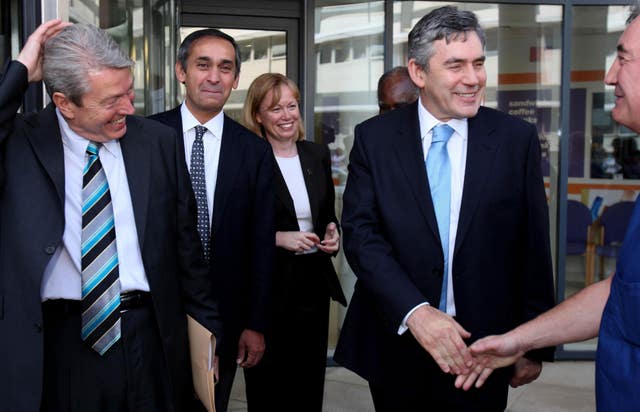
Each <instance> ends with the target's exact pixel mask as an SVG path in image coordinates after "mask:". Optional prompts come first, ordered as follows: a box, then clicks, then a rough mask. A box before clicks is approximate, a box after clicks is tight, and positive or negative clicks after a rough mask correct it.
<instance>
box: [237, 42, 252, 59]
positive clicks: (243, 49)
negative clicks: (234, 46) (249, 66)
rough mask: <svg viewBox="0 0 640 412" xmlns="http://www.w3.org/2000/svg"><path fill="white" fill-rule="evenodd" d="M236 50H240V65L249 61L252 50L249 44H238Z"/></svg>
mask: <svg viewBox="0 0 640 412" xmlns="http://www.w3.org/2000/svg"><path fill="white" fill-rule="evenodd" d="M238 48H239V49H240V61H241V62H242V63H244V62H246V61H249V59H251V49H252V48H253V44H251V42H246V41H245V42H242V43H240V42H238Z"/></svg>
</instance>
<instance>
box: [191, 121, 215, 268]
mask: <svg viewBox="0 0 640 412" xmlns="http://www.w3.org/2000/svg"><path fill="white" fill-rule="evenodd" d="M206 131H207V128H206V127H204V126H196V140H195V141H194V142H193V147H192V148H191V164H190V167H189V173H190V175H191V187H192V188H193V193H194V194H195V196H196V203H197V204H198V233H199V234H200V241H201V242H202V248H203V249H204V260H205V262H207V264H209V253H210V251H209V233H210V232H209V208H208V205H207V181H206V179H205V174H204V143H203V141H202V137H203V136H204V134H205V132H206Z"/></svg>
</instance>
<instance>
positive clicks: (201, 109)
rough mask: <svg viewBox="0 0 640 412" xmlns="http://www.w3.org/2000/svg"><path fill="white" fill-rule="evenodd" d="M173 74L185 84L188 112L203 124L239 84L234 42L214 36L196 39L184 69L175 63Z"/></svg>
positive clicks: (215, 112) (220, 108)
mask: <svg viewBox="0 0 640 412" xmlns="http://www.w3.org/2000/svg"><path fill="white" fill-rule="evenodd" d="M176 77H177V78H178V80H179V81H180V82H182V83H183V84H184V85H185V87H186V92H187V93H186V94H187V95H186V98H185V102H186V104H187V107H188V108H189V111H191V113H192V114H193V115H194V116H195V117H196V119H198V121H199V122H200V123H206V122H207V121H209V120H210V119H212V118H213V117H214V116H215V115H217V114H218V113H220V111H221V110H222V107H223V106H224V104H225V103H226V102H227V99H228V98H229V95H230V94H231V90H232V89H235V88H236V87H238V79H239V78H238V77H237V76H236V64H235V50H234V49H233V45H232V44H231V43H229V42H228V41H226V40H224V39H221V38H217V37H203V38H200V39H198V40H196V41H195V42H194V43H193V44H192V46H191V50H190V52H189V57H188V59H187V67H186V70H185V69H183V68H182V65H181V64H180V62H178V63H176Z"/></svg>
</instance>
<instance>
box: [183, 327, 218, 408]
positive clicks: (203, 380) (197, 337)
mask: <svg viewBox="0 0 640 412" xmlns="http://www.w3.org/2000/svg"><path fill="white" fill-rule="evenodd" d="M187 328H188V333H189V349H190V351H191V372H192V374H193V387H194V388H195V390H196V395H197V396H198V399H200V402H202V404H203V405H204V406H205V408H206V409H207V411H208V412H215V410H216V406H215V402H214V391H213V385H214V383H213V369H210V368H209V365H210V364H212V363H213V359H212V357H213V355H214V354H215V352H216V337H215V336H213V334H212V333H211V332H209V330H207V328H205V327H204V326H202V325H201V324H200V323H199V322H198V321H197V320H195V319H194V318H192V317H191V316H189V315H187Z"/></svg>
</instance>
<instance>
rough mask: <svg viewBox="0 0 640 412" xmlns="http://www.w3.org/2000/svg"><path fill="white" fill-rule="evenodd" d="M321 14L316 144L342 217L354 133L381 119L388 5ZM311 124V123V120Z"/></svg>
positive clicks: (336, 315)
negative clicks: (326, 157)
mask: <svg viewBox="0 0 640 412" xmlns="http://www.w3.org/2000/svg"><path fill="white" fill-rule="evenodd" d="M315 3H316V9H315V19H316V24H315V38H314V43H315V47H316V56H317V60H316V61H317V63H318V64H317V65H316V70H317V71H316V91H315V92H316V93H315V96H316V98H315V117H314V119H313V120H314V131H315V133H314V134H315V138H314V139H315V141H316V142H319V143H324V144H327V145H328V146H329V149H330V151H331V166H332V167H331V169H332V175H333V182H334V185H335V190H336V213H337V214H338V216H340V213H341V211H342V192H343V190H344V185H345V182H346V179H347V159H348V155H349V151H350V150H351V147H352V145H353V129H354V127H355V126H356V125H357V124H358V123H360V122H362V121H363V120H366V119H367V118H369V117H371V116H373V115H375V114H377V113H378V105H377V102H378V99H377V95H376V89H377V87H378V78H379V77H380V76H381V75H382V73H383V68H384V63H383V59H382V58H383V56H384V45H383V37H382V34H383V32H384V2H382V1H374V2H360V1H325V0H317V1H316V2H315ZM308 121H311V119H309V120H308ZM335 266H336V271H337V272H338V276H339V277H340V281H341V283H342V287H343V290H344V291H345V294H346V295H347V296H350V295H351V294H352V291H353V285H354V284H355V276H354V275H353V273H352V272H351V269H350V268H349V266H348V264H347V262H346V259H345V257H344V254H343V253H342V251H340V253H339V255H338V257H337V259H336V261H335ZM332 308H333V309H332V311H331V318H330V326H329V348H330V349H332V348H334V347H335V344H336V341H337V336H338V330H339V325H340V323H341V321H342V320H343V319H344V314H345V311H344V309H343V308H342V307H340V308H337V306H336V305H335V303H332Z"/></svg>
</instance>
